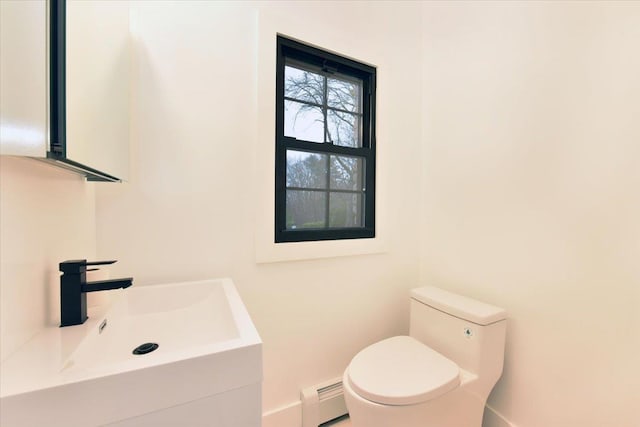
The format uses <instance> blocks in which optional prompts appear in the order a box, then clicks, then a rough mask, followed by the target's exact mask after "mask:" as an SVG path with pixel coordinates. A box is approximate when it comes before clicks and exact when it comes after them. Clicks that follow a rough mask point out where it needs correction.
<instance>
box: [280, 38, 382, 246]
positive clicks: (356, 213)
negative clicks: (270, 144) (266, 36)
mask: <svg viewBox="0 0 640 427" xmlns="http://www.w3.org/2000/svg"><path fill="white" fill-rule="evenodd" d="M276 62H277V65H276V67H277V70H276V180H275V182H276V191H275V196H276V200H275V209H276V211H275V222H276V224H275V241H276V243H278V242H300V241H312V240H335V239H355V238H371V237H374V236H375V86H376V70H375V68H373V67H371V66H369V65H365V64H362V63H359V62H356V61H353V60H351V59H348V58H343V57H341V56H338V55H335V54H333V53H329V52H325V51H322V50H320V49H316V48H313V47H310V46H307V45H305V44H302V43H299V42H296V41H293V40H290V39H286V38H284V37H278V39H277V61H276Z"/></svg>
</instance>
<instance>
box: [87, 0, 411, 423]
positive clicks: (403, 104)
mask: <svg viewBox="0 0 640 427" xmlns="http://www.w3.org/2000/svg"><path fill="white" fill-rule="evenodd" d="M420 19H421V18H420V6H419V4H406V5H398V4H392V3H385V2H376V3H365V2H353V3H342V2H337V3H331V2H321V3H313V2H304V3H295V2H284V3H272V2H269V3H261V2H257V3H243V2H237V3H225V2H186V1H183V2H176V3H171V2H166V1H160V2H150V1H145V2H137V3H136V4H135V6H134V8H133V10H132V15H131V25H132V31H133V36H134V45H135V48H134V49H135V54H134V58H135V59H134V62H135V64H134V70H133V76H134V78H133V82H132V83H133V99H134V103H133V105H132V134H131V136H132V138H131V139H132V143H133V147H132V151H133V152H132V164H133V170H132V175H131V181H130V182H129V183H126V184H122V185H108V186H107V185H105V186H101V187H100V188H99V189H98V191H97V236H98V237H97V239H98V254H99V256H101V257H107V258H111V257H112V258H115V259H119V260H120V262H119V263H118V264H117V265H115V266H114V268H113V269H112V271H113V273H112V275H118V274H122V275H132V276H134V277H135V282H136V284H137V285H144V284H148V283H158V282H166V281H172V280H189V279H201V278H207V277H222V276H229V277H231V278H233V280H234V282H235V283H236V285H237V287H238V289H239V292H240V293H241V295H242V297H243V299H244V301H245V303H246V304H247V307H248V310H249V312H250V314H251V316H252V318H253V320H254V322H255V324H256V326H257V328H258V330H259V332H260V334H261V336H262V339H263V341H264V387H263V389H264V394H263V396H264V405H263V406H264V409H265V411H269V410H274V409H277V408H279V407H281V406H284V405H288V404H290V403H292V402H296V401H298V399H299V393H300V390H301V389H302V388H304V387H308V386H310V385H313V384H316V383H318V382H321V381H325V380H327V379H330V378H333V377H336V376H339V375H341V373H342V371H343V370H344V368H345V367H346V365H347V363H348V362H349V360H350V359H351V357H352V356H353V355H354V354H355V353H356V352H357V351H358V350H359V349H361V348H362V347H364V346H365V345H367V344H369V343H371V342H374V341H376V340H378V339H381V338H383V337H386V336H390V335H393V334H398V333H406V330H407V326H408V310H407V307H408V298H407V297H408V289H409V288H411V287H413V286H415V285H416V284H417V281H418V265H419V263H418V253H417V252H418V237H419V236H418V233H417V229H418V223H419V216H418V208H419V189H418V186H419V180H420V178H419V162H420V156H419V154H418V153H419V150H420V127H419V126H418V123H419V120H420V111H419V110H420V66H421V62H420V40H419V38H417V37H416V34H419V28H420ZM275 31H281V32H283V33H285V34H288V35H289V36H292V37H296V38H299V39H302V40H305V41H308V42H310V43H314V44H317V45H320V46H322V47H324V48H327V49H331V50H335V51H337V52H339V53H343V54H346V55H349V56H353V57H356V58H358V59H361V60H365V61H367V62H371V63H373V64H374V65H376V66H378V67H379V71H378V73H379V76H378V77H379V83H378V95H379V101H378V102H379V107H380V108H379V110H378V125H379V128H378V129H379V133H378V156H379V157H378V161H379V165H378V166H379V167H378V172H379V173H378V177H377V179H378V190H379V193H378V194H379V196H380V195H381V196H380V197H379V199H378V202H379V203H378V213H379V214H380V218H381V220H380V222H379V223H378V225H379V230H380V232H381V233H382V234H385V235H386V239H385V241H384V244H383V245H380V246H377V248H376V251H377V252H378V253H374V254H368V255H354V256H346V257H333V258H320V259H313V260H306V261H296V262H292V261H282V262H269V263H257V262H256V257H257V256H258V254H257V252H256V250H257V249H256V248H257V246H258V245H263V244H264V242H262V241H261V240H260V239H261V237H260V233H261V231H260V230H262V229H263V227H264V224H265V222H266V223H267V224H268V227H270V228H271V224H272V223H270V220H269V219H268V218H270V216H271V215H272V213H271V211H270V210H269V209H265V208H264V205H263V196H264V194H261V193H262V192H267V198H270V197H269V196H268V195H269V194H272V191H273V187H272V186H271V185H270V184H268V183H269V182H270V180H272V179H273V162H272V160H271V159H272V156H273V154H272V153H273V151H274V143H275V142H274V139H273V135H274V132H271V131H265V130H264V129H269V128H270V127H271V126H273V122H274V120H275V119H274V116H273V114H272V113H271V112H272V111H273V108H274V107H273V105H274V103H275V100H274V97H273V96H274V95H273V93H271V94H269V93H268V92H269V89H265V88H267V87H268V86H269V85H273V82H275V68H272V67H271V66H269V65H268V63H269V61H270V58H273V60H275ZM269 75H271V76H272V78H269V77H265V76H269ZM265 85H266V86H265ZM265 183H267V184H265ZM265 188H266V189H265ZM270 238H272V237H270ZM254 239H255V240H254ZM256 240H257V241H256ZM336 247H337V246H331V245H329V246H327V247H326V248H325V249H326V251H325V256H331V255H333V254H334V252H331V250H332V248H336ZM267 250H269V248H267ZM315 255H316V256H317V255H319V254H318V253H315ZM298 410H299V409H298Z"/></svg>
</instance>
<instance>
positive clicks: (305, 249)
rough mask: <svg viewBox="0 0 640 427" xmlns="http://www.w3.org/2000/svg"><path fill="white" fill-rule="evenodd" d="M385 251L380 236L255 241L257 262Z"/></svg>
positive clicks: (383, 242)
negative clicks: (307, 240) (280, 241)
mask: <svg viewBox="0 0 640 427" xmlns="http://www.w3.org/2000/svg"><path fill="white" fill-rule="evenodd" d="M385 252H387V245H386V242H385V241H384V240H383V239H381V238H380V237H376V238H373V239H348V240H322V241H316V242H286V243H272V242H269V243H265V241H264V240H262V241H261V242H260V241H256V262H257V263H258V264H264V263H273V262H285V261H303V260H312V259H322V258H335V257H344V256H356V255H370V254H379V253H385Z"/></svg>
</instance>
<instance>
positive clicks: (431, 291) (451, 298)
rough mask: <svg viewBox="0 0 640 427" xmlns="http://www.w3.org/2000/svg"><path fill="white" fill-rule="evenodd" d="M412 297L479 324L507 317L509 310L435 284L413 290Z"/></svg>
mask: <svg viewBox="0 0 640 427" xmlns="http://www.w3.org/2000/svg"><path fill="white" fill-rule="evenodd" d="M411 298H413V299H415V300H417V301H419V302H421V303H423V304H426V305H428V306H430V307H433V308H435V309H437V310H440V311H444V312H445V313H448V314H451V315H452V316H455V317H459V318H461V319H464V320H468V321H469V322H473V323H476V324H478V325H483V326H484V325H490V324H492V323H495V322H498V321H500V320H504V319H506V318H507V311H506V310H505V309H503V308H500V307H496V306H495V305H491V304H486V303H483V302H480V301H476V300H474V299H471V298H467V297H464V296H462V295H458V294H454V293H452V292H449V291H445V290H444V289H440V288H436V287H434V286H424V287H422V288H415V289H412V290H411Z"/></svg>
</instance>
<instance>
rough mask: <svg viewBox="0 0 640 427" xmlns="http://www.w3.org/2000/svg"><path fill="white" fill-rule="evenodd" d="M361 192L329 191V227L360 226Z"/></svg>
mask: <svg viewBox="0 0 640 427" xmlns="http://www.w3.org/2000/svg"><path fill="white" fill-rule="evenodd" d="M362 199H363V198H362V194H349V193H331V195H330V196H329V227H362Z"/></svg>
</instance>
